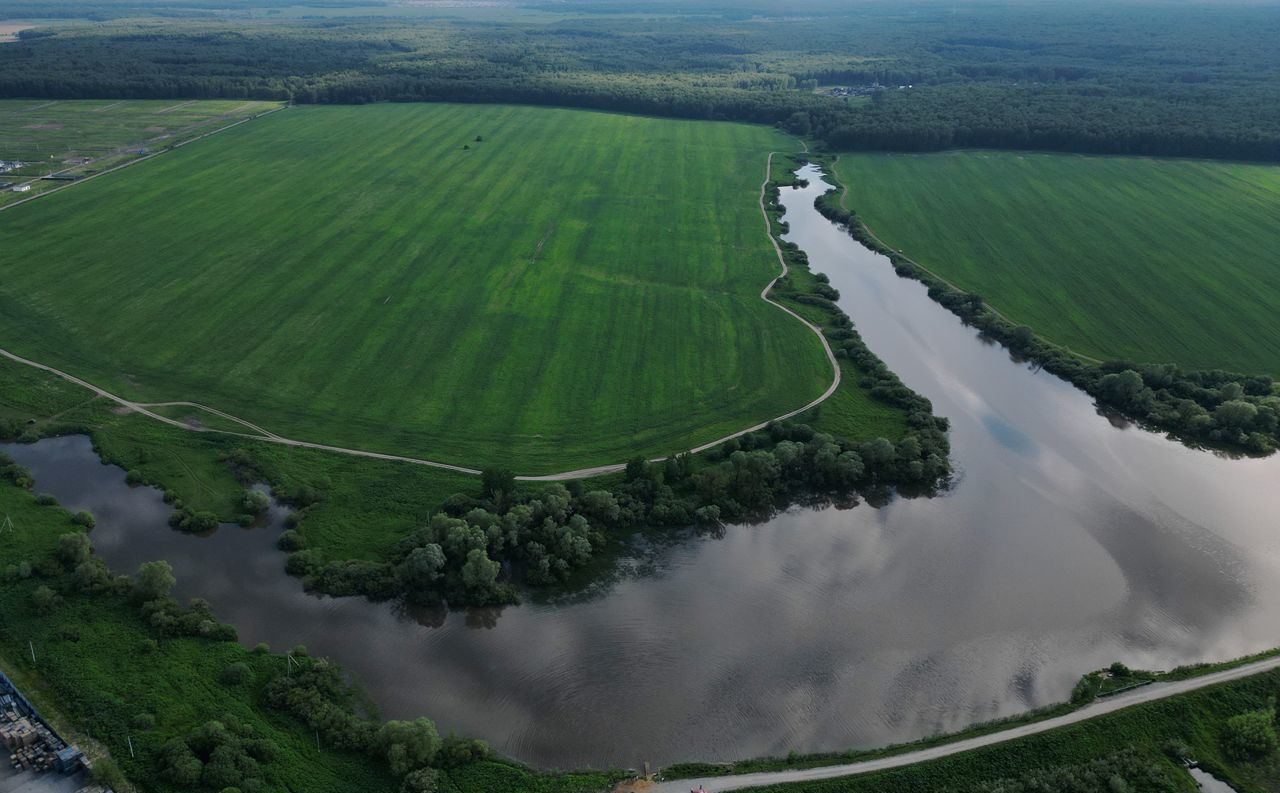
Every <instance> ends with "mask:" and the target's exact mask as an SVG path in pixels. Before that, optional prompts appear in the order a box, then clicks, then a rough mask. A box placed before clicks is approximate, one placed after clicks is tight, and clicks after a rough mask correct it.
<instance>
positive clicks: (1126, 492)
mask: <svg viewBox="0 0 1280 793" xmlns="http://www.w3.org/2000/svg"><path fill="white" fill-rule="evenodd" d="M803 175H805V176H806V177H807V178H809V179H810V186H808V187H806V188H803V189H784V190H783V194H782V200H783V202H784V204H785V205H786V207H787V210H788V211H787V216H786V219H787V220H788V222H789V223H790V232H789V234H788V239H790V240H792V241H794V242H796V243H797V244H798V245H800V247H801V248H803V249H804V250H805V251H806V252H807V253H808V254H809V258H810V261H811V263H812V265H813V267H814V269H815V270H816V271H821V272H826V273H827V274H828V275H829V276H830V278H831V283H832V285H833V286H835V287H836V288H837V289H839V290H840V292H841V300H840V303H841V306H842V307H843V308H844V309H845V311H847V312H848V314H849V315H850V316H851V317H852V318H853V319H854V321H855V322H856V323H857V325H858V328H859V330H860V331H861V333H862V335H863V337H864V338H865V339H866V341H867V344H868V345H869V346H870V348H871V349H872V350H873V351H875V352H876V353H877V354H879V355H880V356H881V357H882V358H883V359H884V360H885V361H886V363H888V365H889V366H890V367H891V368H892V369H893V370H894V371H895V372H897V373H898V374H899V375H900V376H901V377H902V379H903V380H904V381H905V382H906V383H907V384H908V385H910V386H911V387H912V388H914V389H916V390H917V391H919V392H921V393H923V394H925V395H926V396H928V397H929V398H930V399H931V400H933V403H934V407H935V412H937V413H939V414H942V415H945V416H947V417H949V418H950V419H951V421H952V427H953V431H952V447H953V455H954V460H955V463H956V467H957V470H958V473H959V475H958V481H957V483H956V486H955V487H954V488H953V489H952V490H951V491H950V492H949V493H947V494H946V495H944V496H941V497H938V498H933V499H898V500H895V501H893V502H891V503H890V504H888V505H887V506H884V507H880V508H875V507H871V506H869V505H862V506H859V507H856V508H854V509H846V510H837V509H834V508H832V509H825V510H807V509H805V510H800V509H797V510H793V511H790V512H787V513H785V514H782V515H780V516H778V517H777V518H776V519H774V520H772V521H770V522H769V523H767V524H764V525H759V526H744V527H730V528H729V529H728V530H727V531H726V532H725V533H724V535H723V537H719V538H700V537H691V538H689V539H688V540H687V541H685V542H680V543H675V544H673V545H672V546H671V547H668V548H663V549H658V550H655V551H654V552H653V557H652V559H650V560H649V561H650V562H651V564H648V565H646V570H645V572H644V574H642V575H640V574H638V575H633V576H625V577H623V578H622V579H621V580H619V581H617V582H615V583H613V584H612V585H610V586H608V587H607V588H605V589H604V591H602V592H601V593H600V594H599V595H598V596H596V597H593V598H589V599H584V600H583V601H581V602H575V603H571V604H560V605H545V604H526V605H523V606H519V607H513V608H507V609H504V610H502V611H501V612H477V613H470V614H464V613H453V614H450V615H447V616H445V615H441V614H434V613H423V614H408V613H405V612H404V611H403V610H402V609H399V608H397V607H395V606H394V605H391V604H370V603H367V602H364V601H361V600H354V599H336V600H335V599H325V598H315V597H310V596H308V595H305V594H304V593H303V592H302V591H301V587H300V585H299V583H298V581H297V580H295V579H292V578H289V577H288V576H287V575H285V573H284V571H283V562H284V557H283V554H281V553H280V552H278V551H276V550H275V547H274V540H275V536H276V534H277V533H278V531H279V529H280V521H281V519H282V513H281V512H280V511H276V512H274V513H273V514H272V517H271V520H269V521H268V522H267V525H265V526H259V527H255V528H249V529H241V528H239V527H236V526H224V527H222V528H220V529H219V530H217V531H216V532H214V533H212V534H211V535H209V536H206V537H192V536H189V535H183V534H180V533H178V532H174V531H172V530H170V529H169V528H168V525H167V523H166V518H167V515H168V511H169V510H168V507H167V506H166V505H164V504H163V502H162V501H161V499H160V496H159V494H158V493H157V492H156V491H154V490H151V489H148V488H135V489H130V488H127V487H126V486H125V484H124V473H123V472H122V471H120V470H119V469H116V468H113V467H110V466H103V465H101V464H99V463H98V462H97V459H96V457H94V456H93V453H92V450H91V449H90V447H89V443H88V441H87V439H85V438H78V437H73V438H59V439H51V440H46V441H42V442H41V443H39V444H36V445H33V446H6V447H3V448H4V451H6V452H8V453H9V454H11V455H12V456H13V457H15V458H16V459H17V460H18V461H19V462H21V463H23V464H24V465H28V466H30V467H31V468H32V469H33V470H34V472H35V475H36V480H37V489H38V490H40V491H45V492H51V493H53V494H54V495H56V496H57V497H58V498H59V499H60V500H61V501H62V502H63V503H64V504H65V505H67V506H68V507H70V508H72V509H89V510H91V511H93V512H94V513H95V515H96V516H97V518H98V527H97V528H96V529H95V530H94V532H93V539H94V543H95V547H96V549H97V552H98V553H100V554H101V555H102V556H103V557H104V558H106V559H107V561H108V562H109V563H110V564H111V565H112V566H113V567H115V568H117V569H119V570H124V571H129V570H132V569H133V568H134V567H136V565H137V564H138V563H140V562H142V561H146V560H149V559H154V558H166V559H168V560H169V561H170V562H171V563H173V565H174V568H175V570H176V572H177V576H178V579H179V582H180V584H179V587H180V590H181V592H180V594H183V595H186V596H192V595H200V596H202V597H205V598H207V599H208V600H209V601H210V602H211V603H212V604H213V607H214V610H215V611H216V612H217V613H218V615H219V616H220V618H222V619H223V620H225V621H227V622H230V623H232V624H234V625H236V626H237V628H238V629H239V631H240V636H241V639H242V641H244V642H245V643H247V644H254V643H256V642H259V641H266V642H269V643H270V644H271V645H272V647H274V648H276V649H284V648H287V647H290V646H292V645H294V644H297V643H303V644H306V645H307V646H308V647H309V648H310V650H311V651H312V653H318V654H324V655H328V656H331V657H333V658H334V659H336V660H338V661H339V662H340V663H342V664H343V665H344V666H346V667H347V668H348V669H350V670H351V671H352V672H354V673H355V674H356V675H357V676H358V677H359V678H360V679H361V680H362V681H363V683H364V684H365V686H366V687H367V688H368V690H369V692H370V693H371V694H372V695H373V697H374V698H375V699H376V700H377V701H378V702H379V703H380V704H381V706H382V709H383V715H385V716H387V717H408V716H417V715H428V716H430V717H431V718H433V719H435V720H436V721H437V722H438V723H439V725H440V726H441V728H442V730H445V731H447V730H456V731H458V732H460V733H465V734H468V735H473V736H476V737H481V738H485V739H487V740H488V741H490V742H491V743H492V744H493V746H494V747H495V748H496V749H498V750H499V751H502V752H504V753H506V754H508V755H511V756H513V757H516V758H519V759H521V760H524V761H527V762H530V763H533V764H536V765H541V766H555V767H577V766H587V765H591V766H610V765H615V766H637V765H639V764H640V763H641V762H643V761H651V762H653V763H654V764H655V765H663V764H667V763H671V762H675V761H680V760H690V759H700V760H727V759H733V758H740V757H746V756H755V755H762V754H781V753H786V752H787V751H790V750H796V751H801V752H809V751H818V750H829V749H839V748H846V747H870V746H877V745H882V744H887V743H892V742H899V741H906V740H911V739H914V738H918V737H921V736H925V735H929V734H933V733H936V732H939V731H945V730H953V729H957V728H960V727H963V726H965V725H967V724H970V723H973V722H976V721H982V720H987V719H992V718H996V717H1001V716H1007V715H1010V714H1013V713H1017V712H1020V711H1023V710H1026V709H1028V708H1033V707H1037V706H1040V705H1045V704H1048V703H1051V702H1055V701H1059V700H1062V699H1064V698H1065V697H1066V696H1067V694H1068V692H1069V691H1070V689H1071V686H1072V684H1073V683H1074V681H1075V680H1076V678H1077V677H1078V676H1079V675H1080V674H1081V673H1082V672H1084V671H1087V670H1091V669H1095V668H1099V667H1101V666H1105V665H1106V664H1109V663H1110V662H1112V661H1114V660H1122V661H1124V662H1125V663H1127V664H1129V665H1130V666H1133V667H1147V668H1169V667H1172V666H1175V665H1178V664H1183V663H1189V662H1195V661H1207V660H1217V659H1225V658H1230V657H1234V656H1238V655H1242V654H1245V653H1249V652H1253V651H1257V650H1261V649H1265V648H1268V647H1271V646H1273V645H1275V644H1277V642H1278V641H1280V521H1278V520H1277V517H1278V516H1280V459H1267V460H1251V459H1228V458H1226V457H1222V456H1218V455H1214V454H1211V453H1208V452H1204V451H1196V450H1191V449H1187V448H1185V447H1183V446H1181V445H1179V444H1177V443H1175V442H1172V441H1169V440H1166V439H1164V438H1162V437H1160V436H1159V435H1156V434H1152V433H1149V432H1145V431H1142V430H1139V429H1136V428H1130V427H1125V426H1121V425H1117V424H1115V423H1113V422H1111V421H1109V420H1108V419H1107V418H1105V417H1103V416H1101V415H1099V414H1098V413H1097V411H1096V410H1095V408H1094V406H1093V404H1092V402H1091V400H1090V399H1089V398H1088V397H1087V396H1086V395H1084V394H1083V393H1081V392H1079V391H1077V390H1075V389H1074V388H1073V387H1071V386H1070V385H1068V384H1066V383H1063V382H1061V381H1059V380H1058V379H1056V378H1054V377H1052V376H1051V375H1048V374H1045V373H1043V372H1037V371H1033V370H1032V369H1031V368H1029V367H1027V366H1026V365H1024V364H1020V363H1017V362H1015V361H1013V360H1012V359H1011V358H1010V356H1009V354H1008V353H1007V352H1006V351H1005V350H1003V349H1002V348H1000V347H998V346H993V345H991V344H988V343H986V342H984V341H983V340H981V339H980V338H979V337H978V335H977V333H976V332H975V331H973V330H972V329H969V328H966V327H965V326H963V325H962V324H961V323H960V321H959V320H958V319H956V318H955V317H954V316H952V315H951V314H950V313H948V312H946V311H945V310H944V309H942V308H941V307H939V306H938V305H936V304H935V303H933V302H932V301H930V300H929V298H928V296H927V295H926V293H925V289H924V287H923V286H921V285H919V284H917V283H915V282H912V281H908V280H905V279H901V278H898V277H897V276H896V275H895V274H894V272H893V269H892V267H891V266H890V265H889V263H888V262H887V261H886V260H885V259H884V258H883V257H880V256H878V255H876V254H873V253H871V252H870V251H867V250H866V249H864V248H862V247H861V246H860V245H858V244H857V243H856V242H855V241H854V240H852V239H851V238H850V237H849V236H848V235H847V234H845V233H844V232H843V231H842V230H841V229H839V228H837V227H836V226H834V225H832V224H831V223H830V222H828V221H827V220H825V219H824V218H822V217H821V216H820V215H818V213H817V212H816V210H814V209H813V200H814V198H815V197H816V196H817V195H819V194H820V193H821V192H822V190H823V189H825V185H824V184H823V183H822V182H821V180H820V174H818V173H817V171H816V170H815V169H812V168H809V169H806V171H805V172H804V174H803ZM974 222H1000V220H999V219H998V218H996V219H981V220H979V219H975V220H974ZM655 354H657V351H655Z"/></svg>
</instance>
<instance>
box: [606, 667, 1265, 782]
mask: <svg viewBox="0 0 1280 793" xmlns="http://www.w3.org/2000/svg"><path fill="white" fill-rule="evenodd" d="M1277 668H1280V656H1277V657H1273V658H1266V659H1263V660H1261V661H1254V662H1253V663H1249V664H1244V665H1243V666H1237V667H1235V668H1233V669H1224V670H1222V671H1220V672H1210V673H1209V674H1205V675H1200V676H1199V677H1192V678H1188V679H1186V680H1178V681H1175V682H1171V683H1152V684H1151V685H1148V686H1143V687H1142V688H1135V689H1131V690H1129V691H1125V692H1122V693H1119V694H1115V695H1113V696H1110V697H1107V698H1105V699H1100V700H1098V701H1096V702H1094V703H1093V704H1091V705H1086V706H1085V707H1083V708H1080V709H1079V710H1074V711H1072V712H1070V713H1068V714H1065V715H1063V716H1055V717H1053V718H1051V719H1044V720H1043V721H1035V722H1031V723H1029V724H1021V725H1018V726H1016V727H1010V728H1008V729H1005V730H1000V731H999V732H993V733H989V734H987V735H979V736H977V737H975V738H965V739H963V740H959V741H954V742H952V743H947V744H942V745H940V746H931V747H928V748H926V749H916V750H914V751H908V752H904V753H902V754H897V755H892V756H890V757H880V758H876V759H874V760H863V761H861V762H857V763H846V764H845V765H830V766H821V767H818V768H797V769H790V770H787V771H766V772H759V773H753V774H740V775H736V776H719V777H705V778H702V779H677V780H672V781H670V782H655V783H646V782H638V783H631V784H629V785H627V786H625V787H622V788H619V790H624V791H628V793H631V792H634V793H689V791H690V790H697V789H698V786H699V785H701V786H702V787H703V788H705V789H706V791H707V793H725V791H729V790H743V789H745V788H753V787H761V786H764V785H781V784H786V783H788V782H814V781H818V780H822V779H834V778H837V777H846V776H855V775H858V774H869V773H872V772H874V771H886V770H889V769H892V768H901V767H902V766H907V765H914V764H916V763H924V762H927V761H929V760H937V759H939V758H943V757H950V756H952V755H956V754H960V753H961V752H970V751H973V750H974V749H981V748H983V747H987V746H994V745H996V744H1000V743H1004V742H1005V741H1012V740H1015V739H1017V738H1025V737H1026V736H1028V735H1038V734H1040V733H1043V732H1049V731H1050V730H1056V729H1058V728H1059V727H1066V726H1068V725H1071V724H1079V723H1080V722H1082V721H1088V720H1089V719H1096V718H1097V717H1099V716H1103V715H1106V714H1108V713H1115V712H1116V711H1118V710H1123V709H1125V708H1131V707H1133V706H1134V705H1141V704H1144V703H1147V702H1156V701H1158V700H1162V699H1167V698H1169V697H1173V696H1177V695H1178V694H1185V693H1187V692H1188V691H1195V690H1196V689H1200V688H1206V687H1208V686H1213V685H1217V684H1219V683H1226V682H1229V681H1232V680H1239V679H1240V678H1243V677H1249V676H1250V675H1256V674H1260V673H1262V672H1269V671H1271V670H1273V669H1277Z"/></svg>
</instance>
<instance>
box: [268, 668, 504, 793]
mask: <svg viewBox="0 0 1280 793" xmlns="http://www.w3.org/2000/svg"><path fill="white" fill-rule="evenodd" d="M265 696H266V700H267V703H268V704H270V705H271V706H272V707H274V708H276V709H278V710H281V711H284V712H286V713H289V714H290V715H292V716H294V717H295V718H297V719H299V720H301V721H302V722H304V723H305V724H306V725H307V726H308V727H310V728H311V729H313V730H315V731H316V733H317V734H318V735H319V736H320V738H321V739H322V740H324V741H325V742H326V743H328V744H330V745H331V746H334V747H335V748H338V749H343V750H347V751H356V752H365V753H368V754H372V755H375V756H377V757H380V758H382V759H384V760H385V761H386V762H387V765H388V766H389V768H390V769H391V772H392V773H393V774H394V775H395V776H397V777H399V778H400V779H401V780H402V782H401V788H400V789H401V791H402V793H434V791H435V790H436V783H437V780H438V773H437V769H441V768H454V767H457V766H460V765H465V764H468V763H474V762H478V761H480V760H483V759H485V758H487V757H488V756H489V747H488V745H487V744H485V743H484V742H483V741H476V740H467V739H463V738H457V737H454V736H449V737H447V738H444V739H441V737H440V735H439V733H438V732H437V731H436V727H435V725H434V724H432V723H431V721H430V720H429V719H415V720H413V721H388V722H384V723H379V722H377V721H375V720H373V719H368V718H364V717H362V716H360V715H359V714H358V713H357V712H356V709H355V707H354V705H353V702H354V700H355V694H354V691H353V689H352V687H351V685H350V684H349V683H347V681H346V680H345V678H344V677H343V675H342V672H341V671H340V670H339V669H338V668H337V667H336V666H334V665H332V664H329V663H327V662H325V661H323V660H319V661H314V660H311V659H308V658H306V657H305V656H303V657H301V658H299V659H297V661H296V667H295V668H293V669H291V670H290V671H288V672H287V673H282V674H280V675H279V676H277V677H275V678H274V679H273V680H272V681H271V682H270V683H268V684H267V687H266V691H265Z"/></svg>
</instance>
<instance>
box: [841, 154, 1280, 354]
mask: <svg viewBox="0 0 1280 793" xmlns="http://www.w3.org/2000/svg"><path fill="white" fill-rule="evenodd" d="M835 172H836V175H837V176H838V177H839V179H840V181H841V183H842V184H843V185H845V186H847V188H848V195H847V196H846V198H845V205H846V208H847V209H849V210H853V211H856V212H857V213H858V215H859V217H860V218H861V219H862V220H863V222H864V223H866V224H867V226H868V227H869V228H870V229H871V230H872V231H873V232H874V233H875V235H876V236H877V237H878V238H879V239H881V240H882V241H883V242H884V243H885V244H886V245H888V246H889V247H890V248H893V249H901V250H902V252H903V253H904V254H905V255H906V256H908V257H910V258H912V259H914V260H915V261H916V262H918V263H920V264H921V265H923V266H924V267H927V268H929V269H930V270H932V271H933V272H934V273H936V274H938V275H939V276H941V277H943V278H945V279H947V280H949V281H951V282H952V283H954V284H955V285H957V286H958V287H959V288H960V289H962V290H965V291H968V292H976V293H977V294H980V295H981V296H982V297H983V299H985V300H986V301H987V302H988V303H989V304H990V305H991V306H993V307H994V308H995V309H997V310H998V311H1000V312H1001V313H1002V314H1004V315H1005V316H1007V317H1008V318H1009V319H1010V320H1011V321H1012V322H1014V323H1015V324H1025V325H1029V326H1031V327H1032V328H1033V329H1034V330H1035V331H1036V332H1038V333H1040V334H1042V335H1044V336H1045V337H1046V338H1047V339H1049V340H1051V341H1053V342H1056V343H1058V344H1062V345H1066V346H1068V347H1070V348H1071V349H1072V350H1075V351H1076V352H1080V353H1084V354H1086V355H1089V356H1093V357H1095V358H1099V359H1114V358H1127V359H1133V360H1137V361H1143V362H1153V363H1165V362H1172V363H1177V364H1180V365H1182V366H1184V367H1186V368H1189V369H1227V370H1231V371H1239V372H1245V373H1256V374H1268V375H1280V319H1278V318H1277V315H1276V312H1275V311H1274V310H1273V306H1274V304H1275V302H1276V300H1277V298H1278V297H1280V268H1277V267H1276V254H1275V251H1276V248H1277V246H1280V228H1278V227H1277V226H1276V223H1275V220H1274V219H1275V217H1276V216H1277V214H1280V168H1277V167H1275V166H1264V165H1247V164H1238V163H1221V162H1199V161H1189V160H1155V159H1145V158H1143V159H1139V158H1124V157H1086V156H1076V155H1053V154H1029V153H1010V152H989V151H982V152H949V153H945V154H921V155H883V154H844V155H841V156H840V158H839V160H838V161H837V162H836V163H835Z"/></svg>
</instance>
